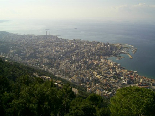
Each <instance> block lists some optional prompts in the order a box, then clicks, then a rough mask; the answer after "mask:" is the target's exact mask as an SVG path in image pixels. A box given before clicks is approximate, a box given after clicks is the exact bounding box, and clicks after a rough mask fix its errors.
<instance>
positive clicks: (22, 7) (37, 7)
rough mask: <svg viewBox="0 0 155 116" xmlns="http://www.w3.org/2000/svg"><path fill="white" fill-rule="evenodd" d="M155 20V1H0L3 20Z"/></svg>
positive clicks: (0, 13)
mask: <svg viewBox="0 0 155 116" xmlns="http://www.w3.org/2000/svg"><path fill="white" fill-rule="evenodd" d="M12 19H56V20H57V19H59V20H66V19H72V20H73V19H77V20H83V19H93V20H125V21H128V20H131V21H132V20H133V21H134V20H144V21H151V20H152V21H154V20H155V0H0V20H12Z"/></svg>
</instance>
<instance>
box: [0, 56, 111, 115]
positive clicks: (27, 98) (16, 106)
mask: <svg viewBox="0 0 155 116" xmlns="http://www.w3.org/2000/svg"><path fill="white" fill-rule="evenodd" d="M34 72H35V73H38V74H39V75H48V74H45V73H46V72H44V71H40V70H36V69H33V68H31V67H27V66H24V65H21V64H18V63H14V62H5V61H3V60H2V59H0V112H1V114H2V115H4V116H12V115H13V116H41V115H42V116H50V115H59V116H64V115H73V116H74V115H79V116H86V115H88V116H91V115H92V116H94V115H97V114H98V115H103V114H107V115H108V114H109V110H108V108H107V106H108V101H107V100H105V99H103V98H102V97H101V96H98V95H96V94H90V95H89V96H86V95H84V96H83V95H75V94H74V92H73V91H72V88H71V85H70V84H64V85H63V86H62V87H61V88H60V87H58V86H56V85H55V84H54V82H53V80H54V78H56V77H54V76H53V75H50V76H51V77H52V78H53V79H51V81H44V80H43V79H41V78H39V77H35V76H34V75H33V73H34ZM64 83H65V82H64ZM102 113H103V114H102Z"/></svg>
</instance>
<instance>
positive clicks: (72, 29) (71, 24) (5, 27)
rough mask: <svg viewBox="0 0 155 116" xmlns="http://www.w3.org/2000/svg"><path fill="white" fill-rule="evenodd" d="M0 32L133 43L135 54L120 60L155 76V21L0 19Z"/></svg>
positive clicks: (126, 66)
mask: <svg viewBox="0 0 155 116" xmlns="http://www.w3.org/2000/svg"><path fill="white" fill-rule="evenodd" d="M0 31H7V32H11V33H16V34H34V35H45V34H46V31H47V34H49V35H57V36H58V37H59V38H63V39H81V40H88V41H99V42H104V43H110V44H116V43H120V44H130V45H133V46H134V47H136V48H137V52H136V53H135V54H132V53H131V55H132V57H133V59H130V58H129V57H128V56H127V55H123V56H124V57H125V58H123V59H121V60H117V59H116V58H115V57H111V58H109V59H110V60H113V61H114V62H117V63H119V64H121V66H122V67H125V68H126V69H128V70H133V71H138V74H139V75H141V76H145V77H148V78H152V79H155V24H154V23H152V22H147V23H146V22H138V21H137V22H130V21H126V22H125V21H97V20H96V21H94V20H93V21H92V20H76V21H75V20H63V21H62V20H0Z"/></svg>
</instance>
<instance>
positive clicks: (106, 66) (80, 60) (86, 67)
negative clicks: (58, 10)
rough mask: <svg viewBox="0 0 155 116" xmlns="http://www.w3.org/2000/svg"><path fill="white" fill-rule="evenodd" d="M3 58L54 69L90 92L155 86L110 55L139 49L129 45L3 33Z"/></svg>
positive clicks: (110, 92) (0, 50) (0, 38)
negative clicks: (113, 59) (111, 58)
mask: <svg viewBox="0 0 155 116" xmlns="http://www.w3.org/2000/svg"><path fill="white" fill-rule="evenodd" d="M0 41H1V43H0V46H1V47H0V57H4V58H5V59H6V61H7V59H12V60H14V61H17V62H20V63H24V64H26V65H29V66H32V67H36V68H39V69H42V70H45V71H48V72H51V73H52V74H54V75H55V76H57V77H61V78H63V79H66V80H68V81H70V82H71V83H74V84H76V85H79V86H82V87H85V88H87V92H90V93H96V94H98V95H101V96H107V97H111V96H113V95H114V94H115V93H116V90H117V89H119V88H121V87H125V86H139V87H145V88H151V89H154V87H155V86H154V85H155V81H154V80H153V79H149V78H147V77H144V76H139V75H138V73H137V71H129V70H126V69H125V68H123V67H122V66H121V65H120V64H117V63H115V62H113V61H111V60H109V59H108V58H109V57H112V56H113V57H116V58H117V59H121V58H123V57H122V56H121V55H120V54H126V55H128V56H129V58H132V56H131V55H130V52H133V53H135V52H136V50H137V48H135V47H134V46H132V45H128V44H125V45H124V44H109V43H102V42H96V41H84V40H80V39H79V40H77V39H73V40H68V39H62V38H58V37H57V36H53V35H18V34H11V33H8V32H0Z"/></svg>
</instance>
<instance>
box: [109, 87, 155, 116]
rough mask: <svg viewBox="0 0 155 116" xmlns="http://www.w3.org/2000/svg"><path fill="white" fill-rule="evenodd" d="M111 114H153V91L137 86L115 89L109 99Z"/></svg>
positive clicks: (152, 115) (154, 109)
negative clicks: (113, 94) (114, 92)
mask: <svg viewBox="0 0 155 116" xmlns="http://www.w3.org/2000/svg"><path fill="white" fill-rule="evenodd" d="M110 103H111V104H110V106H109V107H110V111H111V115H112V116H141V115H146V116H154V114H155V93H154V92H153V91H152V90H149V89H146V88H139V87H125V88H121V89H119V90H117V92H116V94H115V96H113V97H112V98H111V99H110Z"/></svg>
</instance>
